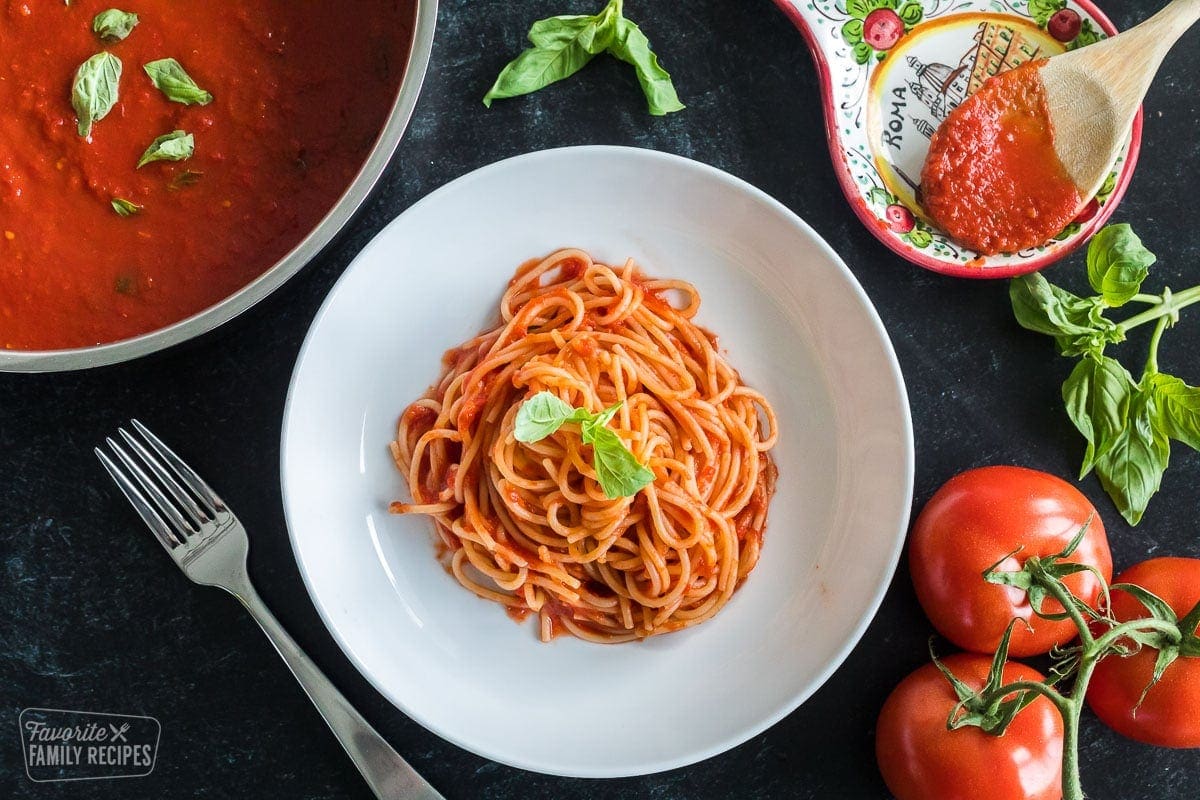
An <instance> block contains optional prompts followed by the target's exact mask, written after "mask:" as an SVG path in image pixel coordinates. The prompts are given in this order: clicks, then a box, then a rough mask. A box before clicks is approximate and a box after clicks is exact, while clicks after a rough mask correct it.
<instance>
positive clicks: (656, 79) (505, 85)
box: [483, 0, 684, 116]
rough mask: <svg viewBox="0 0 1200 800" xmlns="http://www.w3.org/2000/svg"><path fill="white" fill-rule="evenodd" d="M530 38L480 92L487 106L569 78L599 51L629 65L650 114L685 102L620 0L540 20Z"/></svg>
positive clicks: (533, 26) (674, 108)
mask: <svg viewBox="0 0 1200 800" xmlns="http://www.w3.org/2000/svg"><path fill="white" fill-rule="evenodd" d="M529 41H530V42H531V43H532V44H533V47H531V48H529V49H528V50H525V51H524V52H523V53H521V54H520V55H519V56H517V57H516V58H515V59H513V60H512V61H511V62H509V64H508V65H507V66H506V67H505V68H504V69H503V70H502V71H501V72H500V75H499V77H497V78H496V82H495V84H493V85H492V88H491V89H489V90H488V93H487V94H486V95H484V97H483V104H484V105H485V106H487V107H488V108H491V105H492V101H493V100H499V99H503V98H506V97H516V96H518V95H523V94H529V93H530V92H536V91H537V90H538V89H541V88H544V87H546V86H549V85H550V84H551V83H554V82H556V81H560V80H563V79H564V78H569V77H570V76H572V75H574V74H575V73H576V72H578V71H579V70H580V69H582V68H583V66H584V65H585V64H587V63H588V62H589V61H591V60H592V58H593V57H594V56H596V55H598V54H600V53H603V52H608V53H609V54H611V55H612V56H614V57H615V58H618V59H620V60H622V61H625V62H626V63H629V64H632V65H633V67H634V69H635V70H636V71H637V76H638V83H639V84H640V85H641V87H642V93H643V94H644V95H645V96H646V103H647V105H648V106H649V109H650V113H651V114H655V115H658V116H661V115H663V114H669V113H671V112H673V111H679V110H681V109H682V108H683V107H684V106H683V104H682V103H680V102H679V97H678V95H676V93H675V86H674V84H672V83H671V76H670V74H669V73H668V72H667V71H666V70H665V69H663V68H662V66H661V65H660V64H659V63H658V57H657V56H656V55H655V54H654V52H653V51H652V50H651V49H650V42H649V40H647V39H646V35H645V34H644V33H642V31H641V29H640V28H639V27H638V26H637V25H636V24H634V23H633V22H631V21H630V20H628V19H626V18H625V17H624V16H622V14H621V0H609V2H608V4H607V5H605V7H604V9H603V10H602V11H601V12H600V13H599V14H596V15H594V16H578V15H564V16H559V17H550V18H548V19H542V20H538V21H537V22H535V23H533V25H532V26H531V27H530V29H529Z"/></svg>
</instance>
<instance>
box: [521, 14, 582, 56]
mask: <svg viewBox="0 0 1200 800" xmlns="http://www.w3.org/2000/svg"><path fill="white" fill-rule="evenodd" d="M595 23H596V17H595V16H591V15H586V14H584V15H573V16H572V15H568V16H561V17H549V18H547V19H539V20H538V21H537V22H535V23H533V25H532V26H531V27H530V28H529V34H528V35H529V41H530V42H532V43H533V46H534V47H547V48H549V47H554V46H555V45H558V44H561V43H563V42H566V41H569V40H571V39H574V38H575V37H577V36H579V35H580V34H582V33H583V31H584V29H585V28H587V27H588V26H593V25H595Z"/></svg>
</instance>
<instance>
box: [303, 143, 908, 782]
mask: <svg viewBox="0 0 1200 800" xmlns="http://www.w3.org/2000/svg"><path fill="white" fill-rule="evenodd" d="M563 246H576V247H582V248H584V249H586V250H588V251H589V252H590V253H592V255H593V256H594V257H596V258H598V259H599V260H601V261H607V262H609V263H620V262H622V261H623V260H624V259H625V258H626V257H627V256H632V257H634V258H635V259H637V261H638V262H639V263H640V264H641V265H642V267H643V269H644V270H645V271H646V272H647V273H648V274H650V275H653V276H662V277H675V278H683V279H685V280H688V281H691V282H693V283H695V284H696V286H697V287H698V288H699V290H700V293H701V297H702V300H703V303H702V306H701V309H700V314H699V318H698V321H699V323H700V324H702V325H704V326H706V327H708V328H710V329H711V330H713V331H714V332H716V333H717V334H718V335H719V337H720V343H721V345H722V347H724V348H725V349H726V350H727V351H728V357H729V359H730V361H731V362H732V363H733V365H734V366H735V367H737V368H739V369H740V370H741V373H742V376H743V378H744V379H745V380H746V382H747V383H748V384H750V385H752V386H754V387H756V388H757V389H759V390H760V391H762V392H763V393H764V394H765V395H766V396H767V398H768V399H769V400H770V401H771V402H772V404H773V405H774V406H775V408H776V410H777V412H778V414H779V420H780V431H781V438H780V440H779V445H778V447H777V448H776V450H775V451H774V455H775V458H776V462H777V464H778V467H779V484H778V492H777V494H776V496H775V499H774V501H773V503H772V505H771V510H770V516H769V522H768V525H767V531H766V537H765V541H764V545H763V552H762V559H761V561H760V562H759V564H758V566H757V567H756V569H755V570H754V572H753V573H752V574H751V575H750V577H749V578H748V580H747V581H746V582H745V584H744V585H743V586H742V587H741V588H740V589H739V590H738V592H737V593H736V594H735V595H734V597H733V599H732V600H731V601H730V603H729V604H728V605H727V606H726V607H725V608H724V609H723V610H722V611H721V612H720V613H719V614H718V615H717V616H716V617H715V618H714V619H712V620H710V621H708V622H706V623H704V624H703V625H700V626H698V627H696V628H693V629H690V630H686V631H682V632H678V633H673V634H668V635H664V636H659V637H654V638H652V639H650V640H648V641H645V642H634V643H629V644H621V645H597V644H589V643H586V642H583V641H579V640H575V639H571V638H568V637H560V638H558V639H556V640H554V641H553V642H551V643H548V644H543V643H541V642H539V640H538V637H537V633H536V630H535V626H534V625H533V624H532V623H527V624H525V625H518V624H516V623H514V622H512V621H511V620H510V619H509V618H508V617H507V616H506V615H505V613H504V611H503V609H501V607H500V606H498V605H495V604H493V603H489V602H487V601H484V600H480V599H478V598H476V597H475V596H474V595H472V594H470V593H469V592H467V591H466V590H465V589H463V588H462V587H460V586H459V585H458V583H457V582H456V581H455V580H454V578H453V577H452V576H450V575H449V574H447V573H446V572H445V571H444V570H443V569H442V567H441V566H440V565H439V564H438V562H437V560H436V559H435V557H434V547H433V532H432V524H431V523H430V522H429V521H428V520H427V519H423V518H419V517H396V516H392V515H389V514H388V512H387V506H388V503H389V501H391V500H393V499H401V498H403V499H407V490H406V487H405V485H404V481H403V479H402V478H401V476H400V475H399V473H398V472H397V470H396V468H395V466H394V465H393V464H392V461H391V458H390V456H389V454H388V449H387V443H388V441H389V440H390V439H391V438H392V437H393V436H394V434H395V424H396V421H397V419H398V417H399V415H400V413H401V412H402V411H403V410H404V408H405V407H406V406H407V405H408V404H409V403H410V402H411V401H412V400H414V399H415V398H417V397H419V396H420V395H421V394H422V393H423V392H424V391H425V390H426V389H427V388H428V386H429V385H430V384H431V383H432V382H433V381H434V379H435V378H436V377H437V376H438V373H439V369H440V366H441V362H440V359H441V356H442V353H443V351H445V350H446V349H448V348H450V347H453V346H454V345H456V344H458V343H460V342H462V341H464V340H466V339H467V338H469V337H471V336H473V335H474V334H475V333H477V332H478V331H479V330H481V329H482V328H483V327H484V326H485V325H490V324H492V323H494V321H495V315H496V305H497V301H498V300H499V297H500V294H501V293H502V291H503V288H504V286H505V285H506V283H507V282H508V280H509V278H510V277H511V276H512V274H513V272H514V270H515V269H516V267H517V265H519V264H520V263H521V262H523V261H525V260H526V259H529V258H532V257H534V256H540V255H544V254H546V253H548V252H550V251H551V250H554V249H556V248H558V247H563ZM912 478H913V444H912V425H911V420H910V417H909V410H908V403H907V398H906V395H905V391H904V385H903V381H902V378H901V375H900V370H899V367H898V365H897V363H896V359H895V354H894V353H893V351H892V348H891V345H890V343H889V341H888V338H887V335H886V333H885V332H884V329H883V327H882V325H881V323H880V321H879V318H878V316H877V315H876V314H875V311H874V309H873V308H872V307H871V304H870V302H869V301H868V299H867V297H866V295H865V294H864V293H863V291H862V289H861V288H860V287H859V285H858V283H857V282H856V281H855V280H854V278H853V276H852V275H851V274H850V271H849V270H848V269H847V268H846V266H845V265H844V264H843V263H842V262H841V260H840V259H839V258H838V257H837V255H836V254H835V253H834V252H833V251H832V250H831V249H830V248H829V246H828V245H826V244H825V243H824V242H823V241H822V240H821V239H820V238H819V237H818V236H817V235H816V234H815V233H814V232H813V231H812V230H811V229H810V228H809V227H808V226H807V225H806V224H805V223H804V222H802V221H801V220H800V219H799V218H797V217H796V216H795V215H794V214H792V213H791V212H790V211H788V210H787V209H786V208H784V207H783V206H782V205H780V204H779V203H777V202H776V201H774V200H772V199H771V198H770V197H768V196H766V195H765V194H763V193H762V192H760V191H758V190H757V189H755V188H753V187H752V186H750V185H748V184H746V183H744V182H742V181H740V180H738V179H736V178H733V177H731V176H730V175H727V174H725V173H723V172H720V171H719V170H716V169H714V168H712V167H708V166H705V165H702V164H698V163H696V162H694V161H689V160H687V159H683V158H679V157H676V156H670V155H665V154H662V153H657V152H653V151H648V150H637V149H628V148H617V147H582V148H567V149H562V150H550V151H545V152H540V153H534V154H531V155H527V156H521V157H518V158H513V159H509V160H507V161H502V162H500V163H498V164H493V165H491V166H489V167H485V168H483V169H480V170H478V171H476V172H473V173H471V174H470V175H467V176H465V177H463V178H460V179H458V180H456V181H454V182H453V183H451V184H449V185H447V186H445V187H443V188H441V189H439V190H438V191H436V192H434V193H433V194H431V195H430V196H429V197H427V198H425V199H424V200H422V201H421V202H419V203H417V204H416V205H414V206H413V207H412V208H410V209H409V210H408V211H406V212H404V213H403V214H402V215H401V216H400V217H399V218H398V219H396V220H395V221H394V222H392V223H391V224H390V225H389V226H388V227H387V228H385V229H384V230H383V231H382V232H381V233H380V234H379V235H378V236H377V237H376V238H375V239H374V241H372V242H371V243H370V244H369V245H368V246H367V247H366V248H365V249H364V250H363V252H362V253H361V254H360V255H359V256H358V258H356V259H355V261H354V263H353V264H351V266H350V267H349V269H348V270H347V271H346V273H345V275H343V276H342V278H341V280H340V281H339V282H338V283H337V285H336V286H335V287H334V289H333V291H332V292H331V293H330V295H329V298H328V299H327V300H326V302H325V305H324V306H323V307H322V309H321V311H320V313H319V314H318V315H317V318H316V320H315V322H314V323H313V326H312V329H311V330H310V331H309V334H308V338H307V340H306V341H305V344H304V348H303V349H302V351H301V353H300V357H299V360H298V362H297V365H296V370H295V374H294V375H293V377H292V385H291V390H290V392H289V395H288V402H287V409H286V411H285V414H284V426H283V443H282V481H283V497H284V509H285V512H286V515H287V520H288V527H289V530H290V532H291V537H292V544H293V547H294V549H295V553H296V560H297V561H298V563H299V566H300V570H301V573H302V574H303V576H304V580H305V582H306V584H307V586H308V589H309V592H310V593H311V595H312V598H313V602H314V603H315V604H316V606H317V609H318V611H319V612H320V614H321V616H322V618H323V619H324V621H325V623H326V625H328V627H329V630H330V631H331V632H332V633H333V635H334V637H335V638H336V639H337V641H338V643H339V644H340V645H341V646H342V649H343V650H344V651H345V652H346V655H347V656H348V657H349V658H350V659H351V660H352V661H353V662H354V664H355V665H356V666H357V667H358V669H359V670H360V671H361V672H362V674H363V675H364V676H366V678H367V679H368V680H369V681H370V682H371V683H372V684H373V685H374V686H375V688H377V689H378V690H379V691H380V692H381V693H382V694H383V695H384V696H386V697H387V698H388V699H390V700H391V701H392V702H393V703H395V704H396V706H397V707H399V708H400V709H401V710H402V711H404V713H406V714H408V715H409V716H411V717H412V718H413V719H415V720H417V721H418V722H420V723H421V724H422V725H424V726H425V727H427V728H428V729H429V730H431V731H433V732H434V733H436V734H438V735H439V736H442V737H443V738H445V739H448V740H449V741H451V742H454V743H455V744H458V745H460V746H462V747H464V748H466V749H468V750H471V751H473V752H475V753H478V754H479V755H481V756H484V757H486V758H490V759H494V760H496V761H501V762H504V763H506V764H510V765H513V766H517V767H523V768H525V769H530V770H536V771H538V772H546V773H552V774H557V775H572V776H586V777H615V776H625V775H636V774H644V773H650V772H656V771H659V770H665V769H670V768H673V767H678V766H682V765H685V764H689V763H692V762H695V761H699V760H700V759H703V758H707V757H709V756H712V755H715V754H717V753H719V752H721V751H723V750H726V749H727V748H730V747H733V746H735V745H737V744H739V743H741V742H743V741H745V740H747V739H749V738H750V737H752V736H754V735H755V734H757V733H759V732H761V731H762V730H764V729H765V728H767V727H768V726H769V725H771V724H772V723H774V722H776V721H777V720H779V719H780V718H782V717H783V716H784V715H786V714H787V713H788V712H790V711H792V710H793V709H794V708H796V706H798V705H799V704H800V703H801V702H803V701H804V700H805V698H807V697H808V696H809V695H811V694H812V693H813V692H814V691H816V689H817V688H818V687H819V686H820V685H821V684H822V683H823V682H824V681H825V680H826V679H827V678H828V677H829V676H830V674H831V673H832V672H833V671H834V670H835V669H836V668H837V667H838V665H839V664H840V663H841V662H842V661H843V659H845V657H846V655H847V654H848V653H849V651H850V649H851V648H852V647H853V646H854V644H855V643H856V642H857V641H858V639H859V637H860V636H861V635H862V633H863V631H864V629H865V628H866V626H867V624H868V622H869V621H870V619H871V617H872V616H873V615H874V613H875V610H876V609H877V608H878V606H879V603H880V601H881V599H882V597H883V594H884V591H885V589H886V588H887V585H888V583H889V581H890V579H891V577H892V574H893V572H894V570H895V567H896V562H897V559H898V556H899V553H900V549H901V545H902V542H903V538H904V533H905V529H906V527H907V522H908V513H909V506H910V502H911V496H912Z"/></svg>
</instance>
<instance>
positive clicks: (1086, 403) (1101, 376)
mask: <svg viewBox="0 0 1200 800" xmlns="http://www.w3.org/2000/svg"><path fill="white" fill-rule="evenodd" d="M1134 388H1135V385H1134V382H1133V377H1132V376H1131V375H1130V374H1129V371H1128V370H1126V369H1125V368H1124V367H1123V366H1121V363H1120V362H1119V361H1117V360H1116V359H1115V358H1109V357H1107V356H1103V355H1099V354H1088V355H1085V356H1084V357H1083V359H1082V360H1081V361H1080V362H1079V363H1078V364H1076V365H1075V369H1073V370H1072V371H1071V375H1070V377H1068V378H1067V380H1066V382H1064V383H1063V388H1062V396H1063V402H1064V403H1066V407H1067V416H1069V417H1070V418H1071V422H1073V423H1075V427H1076V428H1078V429H1079V432H1080V433H1082V434H1083V437H1084V438H1085V439H1087V443H1088V445H1087V452H1086V454H1085V455H1084V457H1083V466H1082V467H1080V472H1079V477H1080V478H1083V477H1084V476H1085V475H1087V474H1088V473H1089V472H1091V470H1092V466H1093V464H1095V461H1096V459H1098V458H1101V457H1103V456H1104V455H1106V454H1107V453H1108V451H1109V449H1111V447H1112V445H1113V443H1114V442H1115V441H1116V439H1117V436H1118V434H1120V433H1121V430H1122V429H1123V428H1124V427H1125V420H1126V417H1127V416H1128V414H1129V398H1130V395H1131V394H1132V392H1133V390H1134Z"/></svg>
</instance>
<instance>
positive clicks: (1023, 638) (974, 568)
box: [909, 466, 1112, 656]
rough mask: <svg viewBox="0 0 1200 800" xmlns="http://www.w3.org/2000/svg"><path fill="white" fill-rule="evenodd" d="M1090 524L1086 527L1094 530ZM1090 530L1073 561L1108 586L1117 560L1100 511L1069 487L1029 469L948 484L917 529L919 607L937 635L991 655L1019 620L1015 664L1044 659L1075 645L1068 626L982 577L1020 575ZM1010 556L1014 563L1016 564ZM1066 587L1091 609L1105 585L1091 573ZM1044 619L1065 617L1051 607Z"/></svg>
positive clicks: (987, 470)
mask: <svg viewBox="0 0 1200 800" xmlns="http://www.w3.org/2000/svg"><path fill="white" fill-rule="evenodd" d="M1089 520H1090V523H1089ZM1084 524H1088V530H1087V533H1086V535H1085V536H1084V538H1083V541H1082V542H1081V543H1080V544H1079V547H1078V549H1077V550H1076V551H1075V552H1074V553H1073V554H1072V555H1071V556H1070V558H1069V559H1068V560H1069V561H1074V562H1078V563H1083V564H1089V565H1091V566H1093V567H1095V568H1096V569H1097V570H1099V572H1100V573H1101V574H1102V575H1103V576H1104V578H1105V580H1108V579H1109V578H1110V577H1112V556H1111V554H1110V553H1109V549H1108V537H1107V535H1106V534H1105V532H1104V523H1103V522H1101V520H1100V516H1099V515H1098V514H1097V513H1096V509H1095V507H1094V506H1093V505H1092V504H1091V503H1090V502H1089V501H1088V499H1087V498H1086V497H1084V496H1083V494H1082V493H1080V491H1079V490H1078V489H1076V488H1075V487H1074V486H1072V485H1071V484H1069V483H1067V482H1066V481H1064V480H1062V479H1061V478H1056V477H1055V476H1053V475H1048V474H1046V473H1044V472H1038V471H1037V470H1032V469H1025V468H1023V467H1008V466H1000V467H982V468H979V469H973V470H968V471H967V472H963V473H960V474H959V475H956V476H955V477H953V478H951V479H950V480H949V481H947V482H946V484H945V485H944V486H942V488H940V489H938V491H937V492H936V493H935V494H934V495H933V497H932V498H931V499H930V500H929V502H928V503H927V504H926V505H925V508H924V510H922V512H921V515H920V516H919V517H918V518H917V521H916V524H915V525H914V526H913V532H912V537H911V542H910V545H909V566H910V568H911V571H912V576H913V583H914V584H915V586H916V590H917V598H918V599H919V600H920V601H921V607H922V608H924V609H925V614H926V615H927V616H928V617H929V619H930V621H931V622H933V625H934V627H935V628H937V630H938V632H939V633H941V634H942V635H943V636H945V637H946V638H947V639H949V640H950V641H952V642H954V643H955V644H956V645H958V646H959V647H961V648H963V649H964V650H974V651H976V652H980V653H991V652H993V651H995V649H996V645H997V644H999V642H1000V638H1001V637H1002V636H1003V635H1004V630H1005V628H1007V627H1008V624H1009V622H1010V621H1011V620H1012V619H1013V618H1014V617H1019V618H1021V619H1023V620H1025V621H1026V622H1027V623H1028V624H1027V625H1025V624H1020V625H1017V626H1016V628H1015V629H1014V630H1013V634H1012V647H1011V650H1010V651H1009V652H1010V654H1011V655H1013V656H1029V655H1035V654H1038V653H1045V652H1047V651H1049V650H1050V648H1051V647H1053V646H1054V645H1061V644H1066V643H1067V642H1070V641H1071V640H1073V639H1074V638H1075V637H1076V635H1077V631H1076V629H1075V626H1074V625H1073V624H1072V623H1071V622H1070V621H1069V620H1045V619H1040V618H1037V617H1035V616H1034V614H1033V609H1032V607H1031V606H1030V604H1029V602H1028V599H1027V597H1026V594H1025V592H1023V591H1021V590H1019V589H1016V588H1013V587H1008V586H997V585H994V584H991V583H988V582H986V581H985V580H984V579H983V573H984V572H985V571H986V570H987V569H988V568H989V567H991V566H992V565H994V564H996V563H997V562H1001V559H1003V561H1002V562H1001V563H1000V564H999V566H998V569H1000V570H1004V571H1015V570H1018V569H1020V568H1021V565H1022V564H1023V563H1024V562H1025V560H1026V559H1027V558H1029V557H1030V556H1034V555H1036V556H1049V555H1052V554H1054V553H1058V552H1061V551H1062V550H1063V549H1064V548H1065V547H1066V546H1067V545H1068V544H1069V543H1070V542H1071V540H1072V539H1073V538H1074V537H1075V535H1076V534H1077V533H1078V532H1079V529H1080V528H1081V527H1082V526H1083V525H1084ZM1010 554H1011V555H1010ZM1065 583H1066V585H1067V586H1068V588H1070V590H1071V591H1072V592H1073V593H1074V594H1075V596H1076V597H1078V598H1080V599H1082V600H1083V601H1084V602H1086V603H1089V604H1095V602H1096V598H1097V595H1098V594H1099V592H1100V582H1099V581H1098V580H1097V579H1096V576H1095V575H1092V574H1091V573H1089V572H1080V573H1077V574H1075V575H1071V576H1069V577H1068V578H1066V580H1065ZM1043 610H1045V611H1050V612H1054V611H1061V610H1062V607H1061V606H1060V605H1058V603H1056V602H1055V601H1053V600H1048V601H1047V602H1046V604H1045V607H1044V609H1043Z"/></svg>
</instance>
